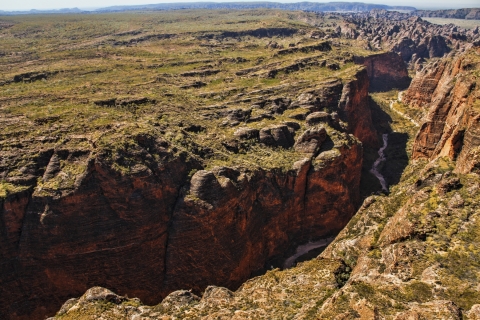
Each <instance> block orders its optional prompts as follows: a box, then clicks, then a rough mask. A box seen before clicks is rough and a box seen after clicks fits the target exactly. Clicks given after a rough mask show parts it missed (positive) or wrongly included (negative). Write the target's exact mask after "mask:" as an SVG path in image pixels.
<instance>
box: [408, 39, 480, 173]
mask: <svg viewBox="0 0 480 320" xmlns="http://www.w3.org/2000/svg"><path fill="white" fill-rule="evenodd" d="M478 52H479V49H478V48H477V49H471V50H470V51H468V52H467V53H466V54H463V55H461V56H459V57H457V58H455V59H453V60H444V61H437V62H434V63H431V64H430V65H429V66H427V67H426V68H425V70H423V71H422V72H420V73H419V74H418V75H417V76H416V77H415V79H414V80H413V81H412V85H411V86H410V88H409V89H408V91H407V92H406V93H405V95H404V102H405V103H407V104H410V105H412V106H417V107H421V108H428V112H427V115H426V117H425V119H424V122H423V124H422V126H421V129H420V131H419V133H418V134H417V137H416V139H415V143H414V146H413V155H412V157H413V158H414V159H418V158H427V159H433V158H436V157H439V156H448V157H449V158H450V159H457V160H458V164H457V168H458V169H457V170H459V171H460V172H469V171H471V170H476V169H475V168H476V166H477V163H478V147H477V146H478V142H479V141H480V136H479V135H478V121H479V112H478V101H477V98H478V79H477V76H476V74H475V71H474V70H477V69H478V68H479V64H478Z"/></svg>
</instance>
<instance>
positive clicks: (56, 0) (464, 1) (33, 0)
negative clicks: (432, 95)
mask: <svg viewBox="0 0 480 320" xmlns="http://www.w3.org/2000/svg"><path fill="white" fill-rule="evenodd" d="M234 1H239V0H223V1H219V0H212V1H211V2H234ZM240 1H242V0H240ZM243 1H254V0H243ZM271 1H273V2H275V0H271ZM276 1H278V2H297V1H295V0H292V1H288V0H276ZM307 1H308V0H307ZM310 1H312V2H314V1H313V0H310ZM330 1H332V2H333V1H335V0H327V1H318V2H330ZM336 1H338V0H336ZM351 1H352V2H354V1H356V2H366V3H378V4H387V5H404V6H413V7H416V8H419V9H422V8H429V9H430V8H472V7H480V0H458V1H452V0H427V1H425V0H423V1H422V0H378V1H377V0H373V1H368V0H364V1H362V0H351ZM161 2H169V3H171V2H195V1H192V0H183V1H175V0H171V1H165V0H163V1H162V0H102V1H99V0H14V1H11V0H10V1H9V0H1V1H0V10H5V11H11V10H30V9H60V8H73V7H78V8H98V7H108V6H113V5H131V4H149V3H161Z"/></svg>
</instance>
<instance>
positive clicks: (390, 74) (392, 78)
mask: <svg viewBox="0 0 480 320" xmlns="http://www.w3.org/2000/svg"><path fill="white" fill-rule="evenodd" d="M354 62H355V63H357V64H363V65H364V66H365V67H366V68H367V73H368V78H369V79H370V88H369V89H370V91H388V90H392V89H400V90H402V89H406V88H408V86H409V84H410V77H409V76H408V70H407V67H406V65H405V62H404V61H403V59H402V58H401V57H400V56H399V55H398V54H395V53H393V52H388V53H380V54H376V55H371V56H367V57H354Z"/></svg>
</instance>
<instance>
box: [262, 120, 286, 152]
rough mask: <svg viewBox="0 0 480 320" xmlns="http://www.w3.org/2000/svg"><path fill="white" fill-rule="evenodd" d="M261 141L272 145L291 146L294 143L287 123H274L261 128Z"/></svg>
mask: <svg viewBox="0 0 480 320" xmlns="http://www.w3.org/2000/svg"><path fill="white" fill-rule="evenodd" d="M259 138H260V142H261V143H263V144H265V145H267V146H271V147H282V148H290V147H291V146H293V144H294V140H293V137H292V134H291V133H290V131H289V130H288V127H287V126H286V125H273V126H270V127H266V128H263V129H261V130H260V133H259Z"/></svg>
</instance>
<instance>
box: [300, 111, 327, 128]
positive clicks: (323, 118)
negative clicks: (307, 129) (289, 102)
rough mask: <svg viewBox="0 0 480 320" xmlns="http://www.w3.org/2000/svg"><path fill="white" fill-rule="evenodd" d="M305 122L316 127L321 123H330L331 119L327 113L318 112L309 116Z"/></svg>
mask: <svg viewBox="0 0 480 320" xmlns="http://www.w3.org/2000/svg"><path fill="white" fill-rule="evenodd" d="M305 120H306V121H307V125H309V126H314V125H316V124H319V123H330V121H331V117H330V115H329V114H328V113H327V112H323V111H318V112H313V113H311V114H309V115H308V116H307V118H306V119H305Z"/></svg>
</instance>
